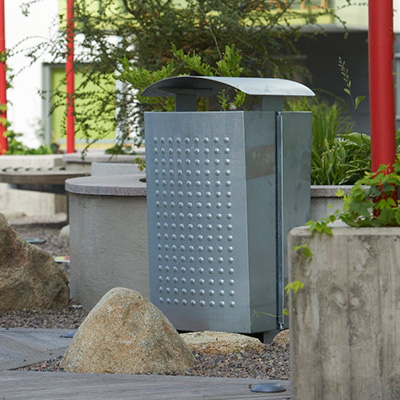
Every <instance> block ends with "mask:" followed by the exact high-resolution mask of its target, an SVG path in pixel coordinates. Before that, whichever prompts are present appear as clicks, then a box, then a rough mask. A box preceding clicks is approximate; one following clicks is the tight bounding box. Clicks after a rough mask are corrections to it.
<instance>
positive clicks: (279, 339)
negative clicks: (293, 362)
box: [272, 329, 289, 344]
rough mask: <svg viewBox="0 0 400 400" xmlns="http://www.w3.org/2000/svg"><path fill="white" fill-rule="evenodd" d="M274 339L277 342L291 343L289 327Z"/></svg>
mask: <svg viewBox="0 0 400 400" xmlns="http://www.w3.org/2000/svg"><path fill="white" fill-rule="evenodd" d="M272 341H273V343H277V344H289V329H286V330H284V331H280V332H279V333H278V334H277V335H276V336H275V337H274V339H273V340H272Z"/></svg>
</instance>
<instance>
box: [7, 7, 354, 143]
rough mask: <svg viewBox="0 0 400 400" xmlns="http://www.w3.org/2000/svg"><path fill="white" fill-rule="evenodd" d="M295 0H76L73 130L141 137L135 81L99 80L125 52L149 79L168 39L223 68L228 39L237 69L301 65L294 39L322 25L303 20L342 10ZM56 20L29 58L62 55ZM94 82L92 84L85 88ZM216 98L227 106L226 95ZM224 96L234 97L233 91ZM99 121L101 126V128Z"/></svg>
mask: <svg viewBox="0 0 400 400" xmlns="http://www.w3.org/2000/svg"><path fill="white" fill-rule="evenodd" d="M296 1H297V0H287V1H279V6H278V5H277V2H275V1H264V0H254V1H248V0H230V1H221V0H186V1H184V2H183V1H182V2H181V1H165V0H120V1H115V0H102V1H101V2H100V1H99V0H76V1H75V31H76V36H77V41H78V42H79V44H80V45H79V49H78V48H77V49H76V52H75V60H76V64H75V68H76V69H77V70H80V71H81V72H82V76H83V80H82V82H81V83H80V84H79V85H77V87H76V91H75V92H76V93H75V97H76V102H77V103H76V104H78V102H79V101H80V100H82V101H84V104H85V105H84V106H83V107H76V110H75V113H76V115H75V117H76V133H77V135H83V136H84V137H85V138H86V139H87V141H88V142H89V143H90V142H91V141H95V140H96V139H97V138H98V137H101V136H103V135H105V134H107V133H108V132H110V131H115V128H116V127H118V131H119V133H120V135H121V138H122V140H127V139H128V138H130V137H132V136H135V137H138V138H139V139H138V142H140V141H141V140H142V137H143V128H142V124H141V121H142V113H143V111H144V109H143V107H142V106H140V105H139V106H138V104H137V103H136V102H135V100H136V97H135V91H136V90H138V89H139V88H138V87H135V86H133V85H131V84H128V85H127V86H125V87H117V88H115V87H113V85H106V84H105V83H104V82H105V81H107V80H109V76H110V75H112V74H116V75H118V74H119V73H120V72H123V71H124V69H125V67H126V64H124V63H121V61H120V60H122V59H124V58H125V59H126V60H128V63H129V67H130V68H133V67H134V68H137V69H138V71H141V70H142V69H145V70H147V71H149V72H150V76H148V77H147V78H148V79H150V80H151V79H152V78H153V73H154V71H159V70H160V69H162V68H163V67H165V66H167V64H168V63H169V61H171V60H172V59H174V58H175V57H174V54H173V52H172V50H171V43H174V44H175V46H176V49H181V50H182V51H183V53H184V55H187V54H189V53H191V54H196V55H200V54H201V55H202V62H204V63H206V64H208V65H210V66H211V67H212V68H219V69H220V70H221V72H222V74H226V73H227V72H229V71H230V70H229V69H226V65H224V63H223V61H222V53H223V49H226V46H230V47H231V48H233V46H234V48H235V49H237V50H238V51H240V54H241V56H242V65H241V68H243V71H242V72H241V75H242V76H269V77H279V78H290V77H292V76H293V74H294V73H295V72H300V73H303V72H304V68H302V67H301V66H298V65H296V62H295V59H296V57H293V56H294V55H296V54H298V50H297V43H298V40H299V39H300V38H301V37H303V36H308V35H310V36H315V35H316V34H319V33H322V30H318V31H315V32H313V33H310V34H309V33H306V32H307V30H306V29H303V28H305V27H307V26H308V25H313V26H315V23H316V19H317V18H318V17H319V16H323V15H333V16H334V17H335V18H337V19H338V20H339V21H340V18H339V17H337V16H336V15H335V10H332V9H328V8H319V9H315V10H313V11H312V12H306V11H304V12H303V11H299V10H298V9H292V5H294V4H295V2H296ZM349 1H350V0H349ZM26 3H28V4H25V5H24V8H23V12H24V13H25V14H26V15H28V14H29V11H30V7H34V3H35V0H30V1H26ZM182 4H184V6H183V5H182ZM299 20H302V26H301V27H300V26H299ZM60 24H61V29H57V30H56V32H57V34H56V36H55V37H52V38H51V40H50V41H43V42H42V43H40V44H39V45H37V46H35V47H33V48H32V47H30V48H29V50H28V51H27V56H28V57H30V59H31V60H32V62H35V61H36V60H38V58H39V57H40V55H41V54H43V53H45V54H48V55H51V56H52V58H53V59H52V61H53V62H55V63H58V62H61V61H63V60H64V58H65V33H66V32H65V29H63V27H64V26H65V20H63V16H61V22H60ZM18 51H20V48H15V49H12V51H11V55H12V54H13V53H14V52H18ZM48 61H50V60H48ZM184 64H185V62H184V59H180V60H176V62H175V63H174V74H177V75H179V74H182V73H184V71H183V70H182V68H183V65H184ZM165 72H166V73H167V72H168V71H165ZM230 72H232V71H230ZM93 84H94V85H95V87H96V90H89V87H93ZM63 88H64V82H61V84H60V86H59V87H58V88H56V90H55V91H54V97H53V99H57V101H56V102H55V103H54V108H53V110H54V109H55V108H58V107H64V106H65V92H64V90H63ZM230 97H232V95H231V96H230ZM221 100H222V103H223V104H224V107H225V106H226V103H225V102H224V100H225V99H224V98H223V97H222V98H221ZM227 101H228V103H232V101H231V99H228V100H227ZM228 107H229V106H228ZM115 110H116V112H115ZM99 125H100V126H102V127H103V129H101V130H99V129H98V126H99ZM105 127H107V132H106V129H105ZM63 129H65V126H63ZM94 132H96V133H95V134H94Z"/></svg>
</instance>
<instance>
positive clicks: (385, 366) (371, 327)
mask: <svg viewBox="0 0 400 400" xmlns="http://www.w3.org/2000/svg"><path fill="white" fill-rule="evenodd" d="M333 232H334V234H333V236H328V235H318V234H317V235H314V236H313V237H311V235H310V232H309V230H308V229H306V228H295V229H293V230H292V231H291V232H290V234H289V242H288V245H289V249H292V248H293V246H295V245H301V244H307V245H308V246H309V247H310V249H311V251H312V252H313V253H314V256H313V257H312V259H311V261H309V262H300V260H299V255H298V254H295V253H294V252H292V251H289V270H290V280H291V281H294V280H300V281H302V282H303V283H304V284H305V287H304V289H302V290H300V291H299V292H298V293H297V294H296V295H291V298H290V327H291V328H290V336H291V342H290V346H291V357H292V387H293V399H295V400H337V399H352V400H380V399H382V400H383V399H385V400H395V399H399V398H400V363H399V360H400V334H399V332H400V290H399V285H398V282H400V246H399V243H400V228H362V229H356V228H348V227H346V228H334V229H333Z"/></svg>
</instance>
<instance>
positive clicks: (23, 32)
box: [5, 0, 58, 146]
mask: <svg viewBox="0 0 400 400" xmlns="http://www.w3.org/2000/svg"><path fill="white" fill-rule="evenodd" d="M24 3H26V0H5V25H6V26H5V27H6V47H7V48H8V49H12V48H14V47H15V46H17V45H18V44H19V43H20V44H19V45H18V47H17V49H18V50H21V51H22V52H18V53H16V54H14V55H12V56H11V57H10V58H9V59H8V66H9V67H11V68H12V69H13V73H16V74H17V75H16V77H15V79H14V82H13V88H12V89H9V90H8V92H7V97H8V100H9V102H10V103H11V104H9V109H8V119H9V121H10V122H11V124H12V129H13V130H15V131H16V132H20V133H23V134H24V137H23V139H24V140H23V141H24V142H25V143H26V144H28V145H29V146H37V145H38V144H39V141H38V140H37V139H36V137H35V134H34V129H35V126H37V124H38V121H39V120H40V119H41V98H40V96H39V94H38V90H40V88H41V62H40V61H39V62H36V63H35V64H34V65H32V66H29V60H28V58H27V57H26V56H25V55H24V52H23V50H25V51H26V50H27V49H28V48H29V47H31V46H32V45H34V44H38V43H40V41H42V40H45V39H48V38H49V37H51V32H52V31H54V30H55V27H54V22H56V18H57V16H58V1H57V0H39V1H38V2H37V3H35V4H34V5H32V6H31V7H30V13H29V15H28V16H24V15H23V13H22V10H21V5H22V4H24ZM28 37H29V38H30V39H28V40H25V41H24V39H26V38H28ZM22 41H24V42H23V43H21V42H22ZM41 61H45V59H42V60H41ZM46 61H49V59H48V60H46Z"/></svg>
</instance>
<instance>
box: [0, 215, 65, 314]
mask: <svg viewBox="0 0 400 400" xmlns="http://www.w3.org/2000/svg"><path fill="white" fill-rule="evenodd" d="M68 301H69V283H68V276H67V274H66V272H65V271H64V270H63V269H62V268H61V267H60V266H59V265H57V263H56V262H55V261H54V259H53V257H52V256H51V255H50V254H49V253H47V252H46V251H44V250H41V249H39V248H38V247H36V246H33V245H31V244H29V243H27V242H26V241H25V240H24V239H22V238H21V237H20V236H19V235H18V234H17V232H15V231H14V230H13V229H12V228H11V227H10V226H9V225H8V223H7V220H6V218H5V216H4V215H3V214H1V213H0V314H2V313H5V312H7V311H16V310H22V309H29V308H39V309H50V310H57V309H62V308H64V307H66V306H67V305H68Z"/></svg>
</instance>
